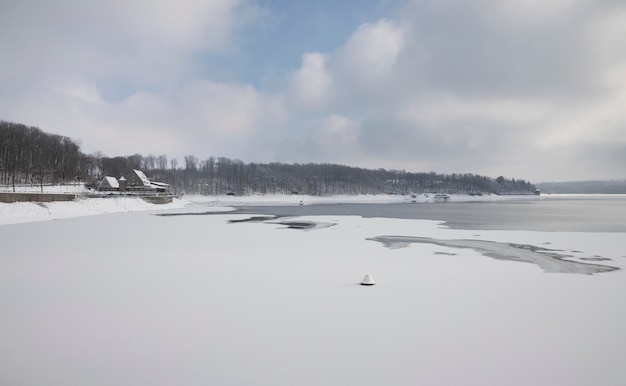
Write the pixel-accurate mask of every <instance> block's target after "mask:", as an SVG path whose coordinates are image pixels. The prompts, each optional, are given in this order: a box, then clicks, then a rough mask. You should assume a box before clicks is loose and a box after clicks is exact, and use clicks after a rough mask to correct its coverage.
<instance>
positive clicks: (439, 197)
mask: <svg viewBox="0 0 626 386" xmlns="http://www.w3.org/2000/svg"><path fill="white" fill-rule="evenodd" d="M449 199H450V196H448V195H447V194H445V193H437V194H435V201H448V200H449Z"/></svg>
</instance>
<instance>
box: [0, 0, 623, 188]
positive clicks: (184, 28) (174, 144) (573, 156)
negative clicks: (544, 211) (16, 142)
mask: <svg viewBox="0 0 626 386" xmlns="http://www.w3.org/2000/svg"><path fill="white" fill-rule="evenodd" d="M334 3H335V2H332V1H319V2H310V4H307V2H305V3H298V2H282V1H245V0H240V1H233V0H205V1H202V0H179V1H177V2H171V1H160V0H153V1H140V0H134V1H132V0H125V1H90V2H84V1H73V0H55V1H43V0H22V1H19V2H18V1H16V2H6V1H5V2H3V3H2V4H0V52H1V53H2V54H1V59H0V119H3V120H8V121H14V122H20V123H25V124H27V125H34V126H38V127H40V128H41V129H43V130H45V131H48V132H53V133H58V134H62V135H66V136H69V137H72V138H74V139H77V140H79V141H80V142H81V143H82V149H83V151H85V152H94V151H102V152H103V153H105V154H106V155H109V156H116V155H129V154H133V153H141V154H144V155H147V154H148V153H153V154H156V155H158V154H167V155H168V156H170V157H179V159H180V158H182V157H183V156H184V155H186V154H194V155H196V156H198V157H199V158H200V159H204V158H206V157H209V156H226V157H230V158H239V159H241V160H243V161H245V162H256V161H259V162H267V161H280V162H337V163H343V164H348V165H353V166H363V167H372V168H378V167H383V168H399V169H406V170H408V171H436V172H446V173H447V172H460V173H464V172H471V173H479V174H486V175H490V176H499V175H504V176H507V177H514V178H523V179H528V180H531V181H533V182H541V181H563V180H580V179H606V178H626V40H625V39H624V37H625V36H626V4H625V3H624V2H623V1H619V0H616V1H613V0H588V1H587V0H541V1H539V0H508V1H503V2H494V1H487V0H476V1H471V2H468V1H462V0H448V1H434V0H430V1H426V0H421V1H419V0H416V1H377V0H367V1H352V2H351V1H348V2H340V3H341V4H339V5H337V4H334Z"/></svg>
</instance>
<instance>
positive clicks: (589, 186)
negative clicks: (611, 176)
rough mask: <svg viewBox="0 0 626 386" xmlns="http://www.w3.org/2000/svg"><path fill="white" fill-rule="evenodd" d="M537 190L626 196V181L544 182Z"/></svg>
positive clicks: (555, 192) (557, 192)
mask: <svg viewBox="0 0 626 386" xmlns="http://www.w3.org/2000/svg"><path fill="white" fill-rule="evenodd" d="M537 188H538V189H540V190H541V192H542V193H554V194H626V180H609V181H570V182H542V183H540V184H537Z"/></svg>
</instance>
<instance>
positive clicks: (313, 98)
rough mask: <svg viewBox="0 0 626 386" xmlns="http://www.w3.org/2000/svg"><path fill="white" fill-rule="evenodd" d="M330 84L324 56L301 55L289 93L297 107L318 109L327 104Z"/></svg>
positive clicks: (292, 77) (315, 53) (291, 80)
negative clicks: (300, 61)
mask: <svg viewBox="0 0 626 386" xmlns="http://www.w3.org/2000/svg"><path fill="white" fill-rule="evenodd" d="M331 84H332V81H331V77H330V74H329V73H328V71H327V68H326V56H325V55H324V54H321V53H318V52H313V53H306V54H304V55H302V66H301V67H300V68H299V69H298V70H297V71H296V72H295V73H294V74H293V75H292V76H291V79H290V93H291V96H292V97H293V98H294V100H295V102H296V104H297V105H298V106H300V107H302V108H305V109H318V108H320V107H323V106H325V105H328V104H329V99H330V97H331V96H330V91H331V90H330V89H331Z"/></svg>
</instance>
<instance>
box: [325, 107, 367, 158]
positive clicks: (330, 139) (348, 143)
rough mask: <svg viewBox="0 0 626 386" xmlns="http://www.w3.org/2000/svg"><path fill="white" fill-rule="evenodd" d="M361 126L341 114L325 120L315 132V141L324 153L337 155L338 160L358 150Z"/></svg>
mask: <svg viewBox="0 0 626 386" xmlns="http://www.w3.org/2000/svg"><path fill="white" fill-rule="evenodd" d="M359 133H360V126H359V124H358V123H357V122H355V121H353V120H351V119H349V118H347V117H344V116H342V115H339V114H332V115H330V116H328V117H326V118H324V119H323V120H322V121H321V122H320V124H319V126H318V127H317V129H316V131H315V134H314V135H315V141H316V142H317V144H318V145H319V146H320V147H321V149H322V151H323V152H327V153H335V157H337V159H342V158H343V157H345V156H346V155H352V154H351V153H353V152H354V151H355V150H356V149H357V148H358V139H359Z"/></svg>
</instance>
